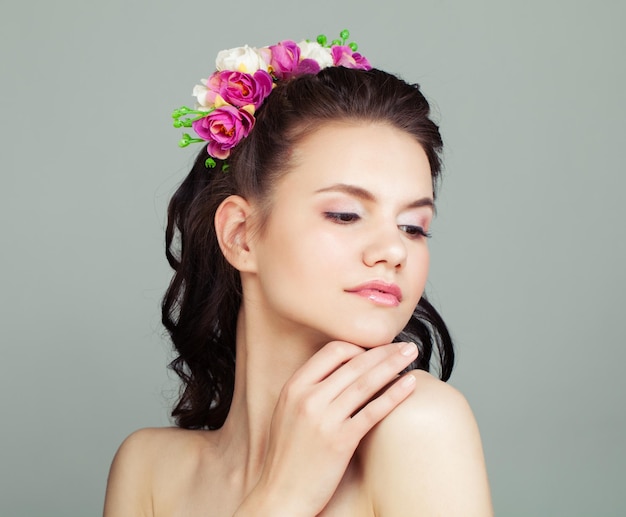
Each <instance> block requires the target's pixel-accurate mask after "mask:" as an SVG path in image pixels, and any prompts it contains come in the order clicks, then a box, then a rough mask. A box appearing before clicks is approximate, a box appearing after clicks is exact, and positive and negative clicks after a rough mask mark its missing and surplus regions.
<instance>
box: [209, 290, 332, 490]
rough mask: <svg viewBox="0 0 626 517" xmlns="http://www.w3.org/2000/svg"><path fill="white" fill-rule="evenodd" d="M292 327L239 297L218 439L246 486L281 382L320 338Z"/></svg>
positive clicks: (259, 461) (256, 469) (258, 461)
mask: <svg viewBox="0 0 626 517" xmlns="http://www.w3.org/2000/svg"><path fill="white" fill-rule="evenodd" d="M298 330H301V329H295V328H294V329H287V328H285V327H283V326H282V325H275V324H272V323H271V322H270V321H268V318H266V317H265V315H263V314H261V313H259V311H258V310H249V309H247V308H246V303H245V301H244V302H243V303H242V307H241V309H240V313H239V318H238V322H237V361H236V368H235V389H234V393H233V400H232V404H231V407H230V410H229V413H228V416H227V418H226V421H225V422H224V425H223V427H222V428H221V429H220V438H219V441H220V449H221V450H222V452H223V454H224V455H225V456H227V457H228V461H229V463H230V464H231V465H232V466H233V467H234V469H236V470H237V471H239V472H238V475H237V476H236V477H238V478H240V479H242V481H243V483H244V487H247V488H248V489H250V488H252V487H253V486H254V484H256V481H257V480H258V477H259V475H260V470H261V467H262V465H263V463H264V460H265V454H266V449H267V445H268V439H269V432H270V425H271V420H272V415H273V413H274V408H275V407H276V403H277V401H278V397H279V396H280V393H281V390H282V388H283V386H284V385H285V383H286V382H287V380H288V379H289V378H290V377H291V376H292V375H293V373H294V372H295V371H296V370H297V369H298V368H300V367H301V366H302V365H303V364H304V363H305V362H306V361H307V360H308V359H309V358H310V357H311V356H312V355H313V354H314V353H315V351H316V350H318V349H319V348H320V347H321V346H323V345H324V344H325V342H324V341H323V340H321V339H320V337H319V336H317V337H316V338H314V337H313V336H310V335H308V336H306V335H303V333H302V332H301V331H300V332H299V331H298ZM240 468H241V469H243V471H240V470H239V469H240ZM240 476H241V477H240Z"/></svg>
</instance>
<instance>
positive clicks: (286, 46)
mask: <svg viewBox="0 0 626 517" xmlns="http://www.w3.org/2000/svg"><path fill="white" fill-rule="evenodd" d="M269 49H270V51H271V53H272V54H271V59H270V70H271V71H272V72H273V74H274V76H275V77H276V79H288V78H289V77H292V76H294V75H301V74H316V73H317V72H319V71H320V65H319V63H318V62H317V61H315V60H314V59H302V60H301V59H300V47H299V46H298V44H297V43H296V42H295V41H291V40H286V41H281V42H280V43H278V44H276V45H272V46H270V47H269Z"/></svg>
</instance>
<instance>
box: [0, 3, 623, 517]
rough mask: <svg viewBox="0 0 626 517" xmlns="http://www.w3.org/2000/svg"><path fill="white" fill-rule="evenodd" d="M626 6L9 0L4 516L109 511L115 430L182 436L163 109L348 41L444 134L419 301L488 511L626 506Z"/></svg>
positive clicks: (170, 133)
mask: <svg viewBox="0 0 626 517" xmlns="http://www.w3.org/2000/svg"><path fill="white" fill-rule="evenodd" d="M229 5H230V7H229ZM625 5H626V4H625V3H624V2H622V1H610V0H601V1H593V2H592V1H580V0H579V1H567V0H553V1H540V0H525V1H516V2H512V1H508V0H507V1H496V0H483V1H473V2H469V1H467V2H466V1H460V0H459V1H452V0H449V1H435V0H424V1H419V2H418V1H414V2H408V1H400V0H386V1H384V2H368V1H367V0H360V1H351V2H335V1H329V0H316V1H315V2H309V3H303V4H301V5H300V4H296V3H295V2H288V1H287V0H265V1H264V2H260V1H255V2H252V1H249V0H240V1H238V2H236V3H230V4H229V3H228V2H211V1H197V0H188V1H186V2H180V1H178V2H169V3H166V2H154V1H152V2H149V1H145V0H144V1H134V2H133V1H130V0H127V1H125V2H122V1H120V0H109V1H108V2H95V1H91V0H83V1H70V0H58V1H56V2H48V1H43V0H42V1H38V2H36V1H28V0H25V1H21V2H11V3H9V2H7V1H6V0H3V2H2V7H1V12H0V38H1V40H2V43H1V49H0V53H1V66H2V72H1V79H0V81H1V85H2V86H1V88H2V91H1V95H0V109H1V111H0V113H1V114H2V116H1V122H0V167H1V180H2V181H1V186H0V189H1V190H0V201H1V204H0V210H1V214H0V215H1V217H2V254H1V255H0V265H1V268H0V274H1V275H2V277H1V282H2V283H1V294H0V304H1V305H0V318H1V325H2V327H1V334H0V335H1V340H2V341H1V356H0V357H1V360H0V379H1V382H2V385H1V389H0V401H1V404H2V406H1V408H2V413H1V417H0V418H1V419H2V423H1V426H0V433H1V434H0V469H1V471H0V475H1V478H2V479H0V516H2V517H5V516H7V517H9V516H16V517H17V516H28V517H35V516H59V517H61V516H63V517H72V516H77V517H78V516H83V517H84V516H88V515H98V514H100V512H101V507H102V500H103V495H104V487H105V482H106V475H107V471H108V468H109V464H110V461H111V459H112V457H113V454H114V452H115V450H116V448H117V446H118V445H119V443H120V442H121V441H122V439H123V438H124V437H125V436H126V435H127V434H129V433H130V432H131V431H132V430H134V429H136V428H139V427H145V426H160V425H167V424H168V418H167V409H168V406H169V403H170V401H171V396H172V390H173V389H174V388H175V383H174V382H173V379H172V378H171V375H170V374H168V373H167V372H166V368H165V365H166V363H167V361H168V360H169V359H170V353H169V348H168V344H167V341H166V340H165V339H164V337H163V331H162V329H161V327H160V323H159V300H160V297H161V295H162V293H163V291H164V289H165V287H166V285H167V282H168V280H169V275H170V273H169V270H168V268H167V266H166V262H165V258H164V256H163V253H162V241H163V236H162V230H163V225H164V213H165V206H166V203H167V200H168V197H169V196H170V195H171V193H172V192H173V190H174V188H175V186H176V184H177V183H178V182H179V181H180V180H181V179H182V178H183V176H184V174H185V171H186V169H187V168H188V166H189V164H190V162H191V157H192V155H193V153H194V152H195V151H196V149H193V150H180V149H178V148H177V146H176V142H177V139H178V137H179V131H178V130H175V129H173V128H172V127H171V126H170V119H169V115H170V111H171V109H173V108H176V107H178V106H179V105H181V104H183V103H191V102H193V99H192V98H191V96H190V93H191V88H192V86H193V85H194V84H195V83H196V82H197V81H198V79H200V78H201V77H206V76H207V75H208V74H209V73H210V72H211V71H212V70H213V65H214V58H215V55H216V53H217V51H218V50H221V49H224V48H230V47H234V46H239V45H242V44H244V43H249V44H251V45H256V46H263V45H269V44H273V43H276V42H277V41H279V40H281V39H287V38H291V39H296V40H299V39H302V38H304V37H311V38H314V37H315V36H316V35H317V34H319V33H320V32H324V33H326V34H327V35H329V36H335V35H337V34H338V33H339V31H340V30H341V29H343V28H345V27H347V28H349V29H351V31H352V35H353V37H354V39H355V40H356V41H357V42H358V43H359V44H360V47H361V50H362V52H363V53H364V54H365V55H367V56H368V57H369V58H370V60H371V62H372V63H374V64H375V65H376V66H378V67H380V68H383V69H386V70H388V71H391V72H396V73H398V74H400V75H402V76H403V77H405V78H406V79H408V80H410V81H416V82H419V83H421V84H422V86H423V89H424V91H425V92H426V94H427V96H428V97H429V98H430V99H432V100H433V105H434V107H435V111H436V117H437V119H438V120H439V122H440V124H441V127H442V131H443V134H444V137H445V140H446V143H447V148H446V154H445V161H446V175H445V180H444V184H443V190H442V193H441V196H440V199H439V216H438V218H437V220H436V223H435V226H434V232H435V237H434V238H433V239H432V255H433V261H432V262H433V266H432V275H431V278H430V283H429V287H428V289H429V292H430V294H431V298H432V300H433V301H434V302H435V304H436V305H437V306H438V307H439V308H440V310H441V312H442V313H443V315H444V316H445V317H446V319H447V321H448V323H449V325H450V327H451V329H452V331H453V334H454V336H455V337H456V339H457V343H458V365H457V368H456V371H455V373H454V374H453V377H452V381H451V382H452V383H453V384H454V385H456V386H457V387H459V388H460V389H461V390H462V391H463V392H464V393H465V394H466V396H467V397H468V399H469V400H470V402H471V404H472V406H473V408H474V410H475V413H476V416H477V419H478V421H479V424H480V427H481V430H482V436H483V440H484V446H485V453H486V458H487V464H488V469H489V474H490V479H491V485H492V490H493V499H494V504H495V508H496V512H497V514H498V515H499V516H524V517H539V516H546V517H547V516H550V517H552V516H567V517H576V516H594V517H602V516H606V517H608V516H618V515H619V516H623V515H626V494H625V490H624V485H625V481H626V479H625V475H624V465H625V464H626V446H625V445H624V436H626V416H625V413H626V411H625V408H624V400H623V399H624V393H625V392H626V389H625V388H626V381H625V380H624V376H623V375H621V374H622V369H623V364H624V360H625V359H626V352H625V351H624V348H625V347H624V341H625V339H624V335H623V331H622V323H623V315H622V313H623V309H624V307H625V303H624V302H625V295H624V290H625V288H626V282H625V280H624V264H625V262H626V250H625V245H624V229H623V226H624V221H625V219H626V218H625V215H626V214H625V208H624V203H623V199H624V191H625V190H626V179H625V175H626V171H625V170H624V169H625V168H624V165H623V150H624V136H625V131H624V123H625V115H626V113H625V111H626V110H625V108H626V102H625V94H624V91H625V87H626V84H625V79H626V74H625V67H624V51H625V50H626V45H625V43H626V40H625V36H624V29H623V23H624V20H626V9H625V7H624V6H625ZM320 163H323V161H322V160H320Z"/></svg>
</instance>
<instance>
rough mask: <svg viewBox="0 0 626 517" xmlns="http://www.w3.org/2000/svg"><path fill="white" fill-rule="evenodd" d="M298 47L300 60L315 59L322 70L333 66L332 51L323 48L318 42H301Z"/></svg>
mask: <svg viewBox="0 0 626 517" xmlns="http://www.w3.org/2000/svg"><path fill="white" fill-rule="evenodd" d="M298 47H300V59H313V60H315V61H317V63H318V64H319V65H320V68H326V67H329V66H333V56H332V55H331V53H330V49H329V48H327V47H322V45H320V44H319V43H318V42H317V41H301V42H300V43H298Z"/></svg>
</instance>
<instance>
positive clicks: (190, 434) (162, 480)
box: [104, 427, 212, 517]
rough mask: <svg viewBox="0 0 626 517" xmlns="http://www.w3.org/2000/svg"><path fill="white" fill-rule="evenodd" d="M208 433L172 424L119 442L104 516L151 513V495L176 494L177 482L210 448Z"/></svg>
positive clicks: (140, 432) (144, 430)
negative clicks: (165, 492)
mask: <svg viewBox="0 0 626 517" xmlns="http://www.w3.org/2000/svg"><path fill="white" fill-rule="evenodd" d="M211 444H212V440H211V433H207V432H203V431H190V430H187V429H180V428H175V427H163V428H145V429H139V430H137V431H135V432H133V433H132V434H130V435H129V436H128V437H127V438H126V439H125V440H124V441H123V442H122V444H121V445H120V447H119V449H118V450H117V453H116V454H115V457H114V458H113V463H112V464H111V470H110V472H109V479H108V483H107V490H106V499H105V508H104V515H105V517H109V516H110V517H114V516H118V515H120V516H121V515H141V516H148V515H152V507H153V506H154V495H155V494H159V493H163V492H162V491H160V490H159V487H160V486H161V485H164V486H168V490H167V493H169V494H175V493H176V484H177V483H179V482H182V481H183V480H184V479H186V478H187V477H188V476H190V475H192V473H193V472H194V471H195V468H196V467H197V462H198V461H199V457H200V455H198V454H196V453H197V451H198V450H199V448H202V450H203V452H206V451H207V449H209V450H210V448H211Z"/></svg>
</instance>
